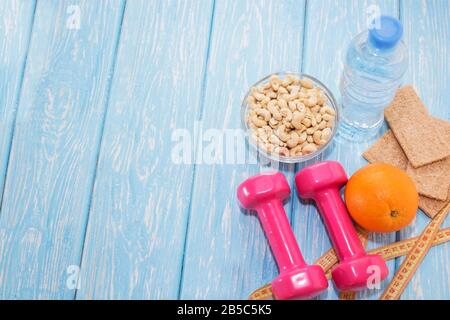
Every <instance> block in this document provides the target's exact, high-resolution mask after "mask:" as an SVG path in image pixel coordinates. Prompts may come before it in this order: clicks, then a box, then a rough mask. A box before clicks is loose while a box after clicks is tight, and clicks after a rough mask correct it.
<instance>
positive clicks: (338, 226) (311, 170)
mask: <svg viewBox="0 0 450 320" xmlns="http://www.w3.org/2000/svg"><path fill="white" fill-rule="evenodd" d="M346 182H347V175H346V173H345V170H344V168H343V167H342V165H341V164H340V163H339V162H337V161H323V162H319V163H316V164H314V165H311V166H309V167H307V168H304V169H303V170H301V171H300V172H299V173H298V174H297V175H296V176H295V183H296V186H297V191H298V194H299V196H300V197H302V198H312V199H314V201H315V202H316V204H317V207H318V209H319V212H320V214H321V216H322V218H323V221H324V223H325V225H326V227H327V230H328V234H329V236H330V239H331V241H332V243H333V246H334V248H335V251H336V254H337V256H338V258H339V261H340V263H339V265H338V266H337V267H336V268H335V269H334V270H333V271H332V276H333V280H334V283H335V284H336V287H337V288H338V289H339V290H341V291H345V290H361V289H364V288H366V287H367V285H368V283H367V282H368V281H372V278H374V279H375V278H378V280H379V281H381V280H384V279H385V278H386V276H387V275H388V273H389V270H388V268H387V266H386V262H385V261H384V260H383V258H381V257H380V256H378V255H368V254H367V253H366V252H365V250H364V247H363V246H362V244H361V241H360V240H359V239H358V236H357V233H356V230H355V228H354V226H353V223H352V221H351V219H350V217H349V214H348V211H347V208H346V207H345V204H344V202H343V200H342V198H341V195H340V189H341V188H342V187H343V186H344V185H345V184H346ZM372 276H373V277H372ZM375 280H376V279H375Z"/></svg>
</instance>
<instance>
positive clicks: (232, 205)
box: [180, 0, 305, 299]
mask: <svg viewBox="0 0 450 320" xmlns="http://www.w3.org/2000/svg"><path fill="white" fill-rule="evenodd" d="M304 5H305V4H304V2H303V1H276V0H274V1H217V3H216V7H215V9H216V10H215V16H214V24H213V30H212V38H211V52H210V58H209V65H208V72H207V81H206V94H205V101H204V110H203V114H202V119H201V121H202V125H203V129H204V132H205V135H207V132H208V131H207V130H208V129H212V130H216V131H215V132H216V133H217V135H218V140H217V141H219V140H220V139H221V137H225V136H226V135H227V134H230V133H231V132H232V131H227V130H229V129H239V128H240V123H241V122H240V105H241V101H242V99H243V97H244V95H245V93H246V91H247V90H248V89H249V87H250V86H251V85H252V84H253V83H255V82H256V81H257V80H259V79H261V78H262V77H264V76H266V75H268V74H269V73H272V72H276V71H281V70H289V71H299V69H300V66H301V52H302V41H303V22H304V20H303V18H304ZM210 132H213V131H210ZM232 146H233V145H232V144H230V143H228V144H227V143H226V144H225V146H224V149H223V154H222V155H223V157H224V161H223V162H222V161H220V160H221V157H218V161H217V163H213V164H206V163H202V164H198V165H197V167H196V174H195V180H194V189H193V194H192V200H191V210H190V223H189V229H188V237H187V245H186V252H185V260H184V269H183V271H184V272H183V278H182V287H181V296H180V297H181V298H183V299H245V298H247V296H248V295H249V294H250V292H251V291H253V290H254V289H256V288H257V287H258V286H260V285H262V284H264V283H266V282H267V281H270V280H272V278H274V277H275V275H276V266H275V263H274V260H273V258H272V255H271V253H270V249H269V247H268V243H267V241H266V239H265V236H264V234H263V231H262V229H261V226H260V224H259V222H258V220H257V218H256V217H255V216H254V215H249V214H244V213H243V211H241V210H240V209H239V206H238V203H237V201H236V188H237V186H238V185H239V183H241V182H242V181H243V180H245V179H246V178H248V177H249V176H251V175H254V174H256V173H258V172H259V171H260V170H267V169H268V168H267V167H264V168H261V167H260V166H259V165H257V164H255V163H253V164H252V163H249V161H247V162H246V163H239V162H238V161H230V162H227V161H226V158H225V157H226V156H227V155H229V154H230V152H231V150H230V149H231V148H232ZM241 146H243V144H238V148H239V147H241ZM198 151H199V152H206V151H207V149H206V148H205V146H203V147H200V146H199V147H198ZM247 156H248V155H247ZM235 160H236V159H235ZM268 167H271V166H268ZM281 169H282V171H283V172H284V173H286V174H287V175H288V178H289V179H290V180H291V181H292V178H293V166H285V167H282V168H281ZM292 200H293V198H292V197H291V201H292ZM285 208H286V210H287V214H288V215H290V210H289V208H290V203H289V202H288V203H287V205H286V206H285Z"/></svg>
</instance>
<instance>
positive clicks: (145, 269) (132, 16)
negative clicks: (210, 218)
mask: <svg viewBox="0 0 450 320" xmlns="http://www.w3.org/2000/svg"><path fill="white" fill-rule="evenodd" d="M212 8H213V2H212V1H144V0H142V1H130V2H127V6H126V10H125V16H124V22H123V28H122V30H123V31H122V34H121V40H120V45H119V51H118V58H117V65H116V70H115V76H114V80H113V84H112V90H111V97H110V105H109V108H108V115H107V118H106V122H105V131H104V137H103V142H102V148H101V155H100V159H99V166H98V173H97V179H96V183H95V190H94V194H93V203H92V209H91V213H90V218H89V227H88V232H87V237H86V245H85V250H84V253H83V262H82V269H81V288H80V290H79V291H78V293H77V298H79V299H86V298H95V299H106V298H114V299H176V298H177V294H178V286H179V281H180V279H179V278H180V274H181V264H182V258H183V250H184V240H185V231H186V225H187V215H188V207H189V201H190V200H189V199H190V197H191V194H190V191H191V185H192V177H193V170H194V166H193V165H192V164H183V163H182V164H176V163H174V162H173V161H172V158H171V154H172V149H173V148H174V146H175V144H177V143H178V141H177V140H175V141H172V133H173V132H174V130H176V129H185V130H187V132H188V133H193V128H194V125H195V120H196V119H198V117H199V113H200V104H201V96H202V84H203V76H204V72H205V65H206V59H207V49H208V39H209V32H210V24H211V19H212ZM191 138H192V139H193V137H191Z"/></svg>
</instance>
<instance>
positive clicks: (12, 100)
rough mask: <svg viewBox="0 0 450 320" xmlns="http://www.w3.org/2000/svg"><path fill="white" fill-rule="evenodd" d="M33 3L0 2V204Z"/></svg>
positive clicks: (31, 20) (31, 22) (27, 45)
mask: <svg viewBox="0 0 450 320" xmlns="http://www.w3.org/2000/svg"><path fill="white" fill-rule="evenodd" d="M34 9H35V2H34V1H20V2H19V1H14V0H8V1H1V2H0V34H1V35H2V37H0V201H1V195H2V194H3V186H4V182H5V175H6V168H7V164H8V158H9V151H10V147H11V140H12V131H13V126H14V121H15V117H16V114H17V104H18V100H19V94H20V88H21V86H22V79H23V71H24V69H25V62H26V55H27V52H28V48H29V42H30V34H31V28H32V24H33V17H34Z"/></svg>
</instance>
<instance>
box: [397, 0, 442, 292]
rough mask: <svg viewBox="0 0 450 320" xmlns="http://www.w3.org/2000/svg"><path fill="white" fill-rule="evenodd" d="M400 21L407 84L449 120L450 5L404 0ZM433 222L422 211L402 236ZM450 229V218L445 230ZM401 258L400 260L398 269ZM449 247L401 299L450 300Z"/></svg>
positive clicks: (429, 260) (433, 257)
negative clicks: (406, 68) (405, 55)
mask: <svg viewBox="0 0 450 320" xmlns="http://www.w3.org/2000/svg"><path fill="white" fill-rule="evenodd" d="M401 4H402V6H401V18H402V22H403V26H404V39H405V43H406V45H407V46H408V48H409V53H410V56H409V58H410V62H409V69H408V71H407V73H406V83H412V84H413V86H414V88H415V89H416V91H417V93H418V94H419V96H420V97H421V99H422V101H423V102H424V103H425V105H426V106H427V108H428V110H429V111H430V113H431V114H433V115H434V116H436V117H439V118H441V119H445V120H448V121H450V104H449V103H450V77H449V75H450V63H449V57H450V19H449V17H450V4H449V2H448V1H440V0H432V1H416V0H414V1H402V2H401ZM429 221H430V219H429V218H428V217H426V216H425V214H423V213H422V212H419V213H418V215H417V218H416V221H415V222H414V224H412V225H411V226H410V227H408V228H406V229H404V230H402V231H401V233H400V237H401V238H402V239H405V238H409V237H411V236H417V235H419V234H420V232H421V231H422V230H423V229H424V228H425V226H426V225H427V224H428V223H429ZM448 226H450V219H449V217H447V218H446V220H445V222H444V224H443V227H448ZM401 261H402V258H399V259H397V266H399V265H400V263H401ZM449 274H450V244H448V243H446V244H443V245H440V246H438V247H435V248H431V250H430V251H429V252H428V254H427V256H426V257H425V259H424V261H423V262H422V264H421V266H420V267H419V269H418V271H417V272H416V273H415V275H414V276H413V278H412V280H411V282H410V284H409V285H408V287H407V288H406V290H405V292H404V293H403V295H402V299H450V277H449Z"/></svg>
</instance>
